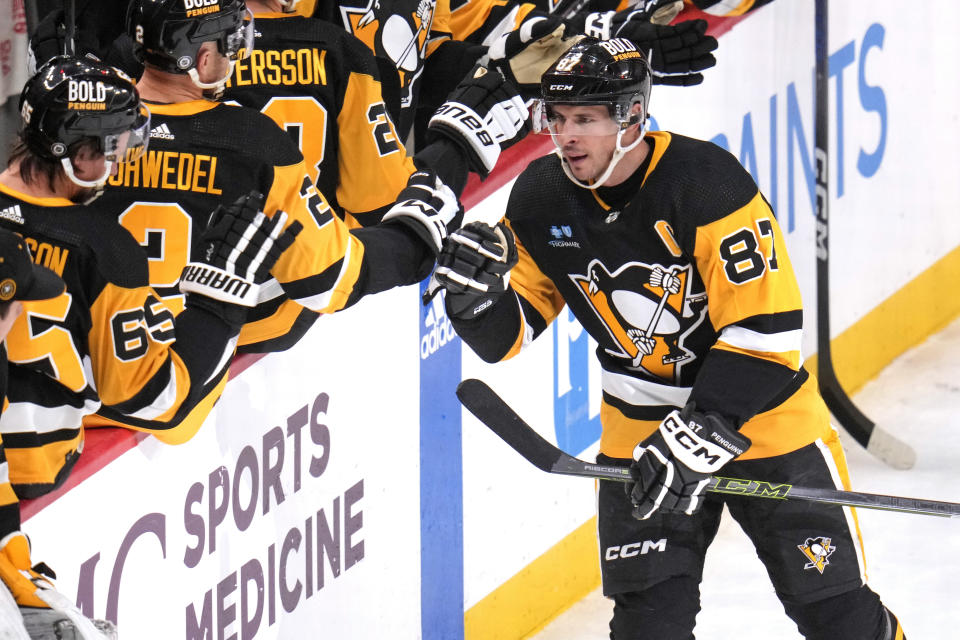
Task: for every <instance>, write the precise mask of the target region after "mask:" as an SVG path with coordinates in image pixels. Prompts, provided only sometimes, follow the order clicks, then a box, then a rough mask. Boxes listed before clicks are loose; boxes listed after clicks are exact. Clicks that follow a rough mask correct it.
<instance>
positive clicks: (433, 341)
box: [420, 293, 457, 360]
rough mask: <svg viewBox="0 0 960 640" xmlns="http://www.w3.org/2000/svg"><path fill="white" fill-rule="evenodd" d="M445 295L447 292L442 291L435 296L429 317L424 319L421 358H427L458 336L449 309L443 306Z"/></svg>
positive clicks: (429, 310)
mask: <svg viewBox="0 0 960 640" xmlns="http://www.w3.org/2000/svg"><path fill="white" fill-rule="evenodd" d="M445 295H446V294H445V293H441V294H440V295H438V296H434V298H433V301H432V303H431V304H430V307H429V309H428V310H427V317H426V318H425V319H424V321H423V337H421V338H420V359H421V360H426V359H427V358H429V357H430V356H432V355H433V354H435V353H436V352H437V351H439V350H440V348H441V347H443V346H444V345H446V344H447V343H448V342H451V341H452V340H453V339H454V338H456V337H457V332H456V331H454V329H453V323H452V322H450V318H449V317H447V311H446V309H444V306H443V299H444V296H445Z"/></svg>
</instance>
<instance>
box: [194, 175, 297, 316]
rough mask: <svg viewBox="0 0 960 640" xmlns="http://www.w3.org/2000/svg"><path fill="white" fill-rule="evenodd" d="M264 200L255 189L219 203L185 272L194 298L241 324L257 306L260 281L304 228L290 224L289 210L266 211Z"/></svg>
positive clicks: (196, 303)
mask: <svg viewBox="0 0 960 640" xmlns="http://www.w3.org/2000/svg"><path fill="white" fill-rule="evenodd" d="M263 201H264V197H263V195H262V194H260V193H257V192H256V191H252V192H250V193H249V194H247V195H243V196H241V197H239V198H237V200H236V202H234V203H233V204H231V205H230V206H228V207H223V206H219V207H217V208H216V209H214V211H213V213H211V214H210V219H209V221H208V222H207V228H206V229H205V230H204V231H203V234H202V235H201V236H200V242H199V243H198V244H197V247H196V249H195V251H194V255H196V256H197V258H198V259H197V260H194V261H191V262H188V263H187V266H186V267H184V268H183V273H182V275H181V276H180V291H182V292H183V293H185V294H187V303H188V304H192V305H194V306H202V307H204V308H205V309H207V310H208V311H211V312H212V313H215V314H216V315H218V316H220V317H221V318H223V319H224V320H225V321H226V322H227V323H229V324H232V325H235V326H240V325H242V324H243V322H244V320H245V319H246V314H247V310H248V308H249V307H253V306H256V304H257V302H258V300H259V294H260V284H261V283H262V282H264V281H265V280H267V278H268V277H269V274H270V269H271V268H272V267H273V265H274V264H275V263H276V262H277V259H278V258H279V257H280V254H282V253H283V252H284V251H285V250H286V249H287V247H289V246H290V245H291V244H293V240H294V238H296V237H297V234H299V233H300V230H301V229H302V228H303V225H302V224H300V222H299V221H294V222H292V223H291V224H290V225H289V226H288V227H287V228H286V229H284V225H286V222H287V214H286V213H284V212H283V211H277V212H276V213H275V214H274V215H273V217H270V218H268V217H267V216H266V215H264V213H263V211H261V209H262V208H263Z"/></svg>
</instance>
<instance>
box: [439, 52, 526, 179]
mask: <svg viewBox="0 0 960 640" xmlns="http://www.w3.org/2000/svg"><path fill="white" fill-rule="evenodd" d="M529 115H530V113H529V111H528V110H527V107H526V105H525V104H524V103H523V99H522V98H521V97H520V95H519V94H518V93H517V88H516V87H515V86H514V84H513V83H512V82H510V81H509V80H507V79H505V78H504V77H503V75H502V74H501V73H500V72H498V71H496V70H493V71H488V70H487V68H486V67H483V66H480V65H477V66H475V67H474V68H473V69H471V70H470V72H469V73H468V74H467V77H466V78H464V79H463V81H462V82H461V83H460V84H459V85H457V88H456V89H454V90H453V92H452V93H451V94H450V95H449V96H448V97H447V101H446V102H444V103H443V104H442V105H440V108H439V109H437V110H436V112H435V113H434V114H433V116H432V117H431V118H430V124H429V125H428V128H427V141H428V142H429V141H430V140H431V139H432V138H434V137H435V136H443V137H446V138H449V139H451V140H453V141H454V142H455V143H456V144H457V145H458V146H459V147H460V148H461V149H463V151H464V152H465V153H466V155H467V160H468V162H469V165H470V169H471V170H472V171H474V172H475V173H477V174H479V175H480V176H481V177H483V178H485V177H486V176H487V175H489V174H490V171H492V170H493V166H494V165H495V164H496V163H497V158H499V157H500V151H501V150H503V149H506V148H507V147H509V146H510V145H512V144H514V143H515V142H517V141H519V140H520V139H522V138H523V136H524V135H526V133H527V131H529V130H530V127H529V124H528V122H527V121H528V119H529Z"/></svg>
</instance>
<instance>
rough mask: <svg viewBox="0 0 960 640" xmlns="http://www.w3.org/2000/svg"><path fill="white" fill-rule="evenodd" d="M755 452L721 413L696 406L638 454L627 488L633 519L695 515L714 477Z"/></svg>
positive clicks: (675, 415) (665, 425) (669, 420)
mask: <svg viewBox="0 0 960 640" xmlns="http://www.w3.org/2000/svg"><path fill="white" fill-rule="evenodd" d="M749 447H750V439H749V438H747V437H746V436H744V435H743V434H741V433H740V432H739V431H737V430H736V429H735V428H734V427H733V425H732V424H730V423H729V422H728V421H727V420H726V419H724V418H723V417H722V416H720V415H719V414H717V413H713V412H710V411H708V412H706V413H700V412H699V411H697V410H696V407H695V406H694V405H693V403H692V402H691V403H689V404H687V406H685V407H684V408H683V410H682V411H676V410H674V411H671V412H670V415H668V416H667V417H666V418H664V419H663V422H661V423H660V427H659V428H658V429H657V430H656V431H654V432H653V433H652V434H651V435H650V436H649V437H648V438H647V439H646V440H644V441H643V442H641V443H640V444H638V445H637V446H636V448H634V450H633V460H634V462H633V464H632V465H630V475H631V476H632V477H633V480H634V481H633V483H632V484H627V485H626V491H627V495H628V496H629V497H630V501H631V502H633V517H634V518H636V519H638V520H646V519H647V518H649V517H650V516H651V515H653V514H654V513H655V512H656V511H657V510H660V511H662V512H673V513H685V514H687V515H692V514H694V513H696V511H697V510H698V509H699V508H700V507H701V505H702V501H703V494H704V493H705V492H706V489H707V486H708V485H709V483H710V476H712V475H713V474H714V473H716V472H717V471H719V470H720V469H721V468H722V467H723V466H724V465H725V464H727V463H728V462H730V461H731V460H733V459H734V458H736V457H737V456H739V455H740V454H742V453H743V452H744V451H746V450H747V448H749Z"/></svg>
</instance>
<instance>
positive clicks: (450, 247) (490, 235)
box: [432, 222, 518, 320]
mask: <svg viewBox="0 0 960 640" xmlns="http://www.w3.org/2000/svg"><path fill="white" fill-rule="evenodd" d="M517 260H518V255H517V245H516V242H515V241H514V238H513V232H512V231H510V229H509V228H508V227H507V226H506V225H505V224H504V223H502V222H499V223H497V226H495V227H491V226H489V225H487V224H484V223H482V222H471V223H469V224H467V225H464V226H463V227H462V228H460V229H458V230H456V231H454V232H453V233H451V234H450V237H449V238H448V239H447V241H446V242H445V243H444V245H443V251H442V252H441V253H440V257H439V258H438V259H437V268H436V271H434V274H433V282H432V285H433V283H435V284H436V285H438V286H441V287H443V288H444V289H445V290H446V305H447V313H448V314H449V315H450V317H452V318H457V319H460V320H473V319H474V318H475V317H477V316H478V315H480V314H482V313H483V312H484V311H486V310H487V309H489V308H490V307H491V306H493V304H494V302H496V301H497V300H498V299H499V298H500V296H502V295H503V294H504V293H505V292H506V291H507V287H508V285H509V283H510V270H511V269H512V268H513V267H514V266H515V265H516V264H517Z"/></svg>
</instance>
